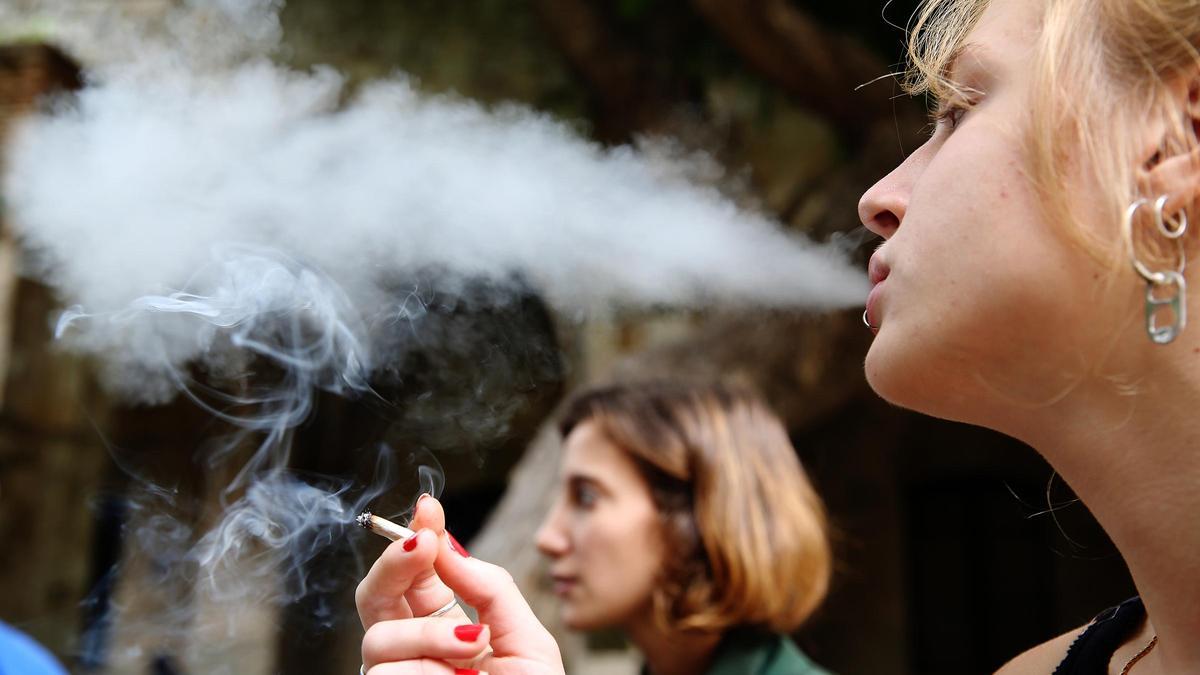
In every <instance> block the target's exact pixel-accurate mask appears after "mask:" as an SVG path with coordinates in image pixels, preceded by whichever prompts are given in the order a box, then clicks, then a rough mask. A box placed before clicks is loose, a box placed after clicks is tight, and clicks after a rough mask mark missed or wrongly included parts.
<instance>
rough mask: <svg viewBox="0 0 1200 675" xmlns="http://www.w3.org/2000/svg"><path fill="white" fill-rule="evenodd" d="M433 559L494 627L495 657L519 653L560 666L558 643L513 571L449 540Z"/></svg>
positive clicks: (451, 584)
mask: <svg viewBox="0 0 1200 675" xmlns="http://www.w3.org/2000/svg"><path fill="white" fill-rule="evenodd" d="M442 546H443V547H444V548H443V549H442V550H441V552H440V553H439V555H438V557H437V560H436V561H435V562H434V569H436V570H437V573H438V576H439V577H441V579H442V581H444V582H445V583H446V585H447V586H449V587H450V588H452V589H454V591H455V592H456V593H458V595H459V596H460V597H461V598H462V599H463V601H464V602H466V603H467V604H468V605H470V606H472V607H474V608H475V609H476V610H478V612H479V620H480V621H481V622H485V623H487V624H488V625H489V626H490V627H491V633H492V649H494V650H495V656H496V657H503V656H520V657H525V658H532V659H535V660H537V661H539V662H541V663H543V664H548V665H549V664H553V665H557V666H558V667H559V668H561V665H560V664H561V663H562V658H561V656H560V654H559V651H558V644H557V643H556V642H555V641H554V638H553V637H552V636H551V635H550V633H549V632H548V631H547V630H546V629H545V628H544V627H543V626H542V624H541V623H540V622H539V621H538V619H537V617H536V616H534V614H533V610H532V609H530V608H529V604H528V603H527V602H525V598H524V597H523V596H522V595H521V591H520V589H518V588H517V584H516V583H515V582H514V581H513V578H512V575H510V574H509V573H508V572H507V571H505V570H504V568H502V567H497V566H496V565H492V564H490V563H486V562H483V561H482V560H479V559H477V558H471V557H468V556H467V553H466V551H463V550H459V549H455V548H451V547H450V546H449V542H446V543H443V544H442Z"/></svg>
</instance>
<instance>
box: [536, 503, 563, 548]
mask: <svg viewBox="0 0 1200 675" xmlns="http://www.w3.org/2000/svg"><path fill="white" fill-rule="evenodd" d="M557 516H558V508H557V507H556V508H554V509H552V510H551V511H550V513H548V514H546V520H544V521H542V524H541V526H540V527H538V531H537V535H536V536H535V537H534V543H535V544H537V548H538V551H541V553H542V555H544V556H546V557H548V558H557V557H560V556H562V555H563V554H564V553H566V552H567V548H568V544H569V542H568V541H567V536H566V533H565V532H564V531H563V529H562V528H561V527H560V526H559V525H558V517H557Z"/></svg>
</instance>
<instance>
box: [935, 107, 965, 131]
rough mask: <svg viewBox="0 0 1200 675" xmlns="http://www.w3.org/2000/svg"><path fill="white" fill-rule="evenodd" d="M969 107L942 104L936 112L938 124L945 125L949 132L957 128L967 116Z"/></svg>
mask: <svg viewBox="0 0 1200 675" xmlns="http://www.w3.org/2000/svg"><path fill="white" fill-rule="evenodd" d="M968 109H969V106H967V105H964V104H962V103H954V102H951V103H944V104H942V106H941V107H939V108H938V111H937V115H936V117H937V122H938V124H945V125H946V126H947V127H949V128H950V130H951V131H953V130H954V129H956V128H958V125H959V124H961V123H962V119H963V117H964V116H965V115H966V114H967V110H968Z"/></svg>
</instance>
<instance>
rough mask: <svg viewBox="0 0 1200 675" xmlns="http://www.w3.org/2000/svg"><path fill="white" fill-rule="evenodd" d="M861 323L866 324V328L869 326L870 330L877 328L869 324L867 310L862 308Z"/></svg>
mask: <svg viewBox="0 0 1200 675" xmlns="http://www.w3.org/2000/svg"><path fill="white" fill-rule="evenodd" d="M863 325H864V326H866V327H867V328H870V329H871V330H872V331H876V330H879V329H878V328H876V327H875V326H872V325H871V320H870V319H868V318H867V310H865V309H864V310H863Z"/></svg>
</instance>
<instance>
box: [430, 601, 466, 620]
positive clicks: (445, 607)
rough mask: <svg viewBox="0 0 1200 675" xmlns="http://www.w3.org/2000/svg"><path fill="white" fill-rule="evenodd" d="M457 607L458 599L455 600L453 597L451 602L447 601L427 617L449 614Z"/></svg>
mask: <svg viewBox="0 0 1200 675" xmlns="http://www.w3.org/2000/svg"><path fill="white" fill-rule="evenodd" d="M455 607H458V600H455V599H453V598H452V599H451V600H450V602H447V603H446V604H444V605H442V606H441V607H440V608H439V609H436V610H434V611H433V613H431V614H426V615H425V616H426V617H435V616H442V615H444V614H449V613H450V610H452V609H454V608H455Z"/></svg>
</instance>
